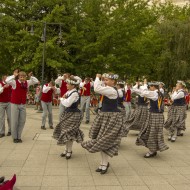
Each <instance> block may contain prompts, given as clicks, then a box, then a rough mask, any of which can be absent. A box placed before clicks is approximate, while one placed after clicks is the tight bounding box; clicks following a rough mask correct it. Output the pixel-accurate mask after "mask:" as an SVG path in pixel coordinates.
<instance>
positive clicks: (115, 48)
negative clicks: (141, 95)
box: [0, 0, 190, 86]
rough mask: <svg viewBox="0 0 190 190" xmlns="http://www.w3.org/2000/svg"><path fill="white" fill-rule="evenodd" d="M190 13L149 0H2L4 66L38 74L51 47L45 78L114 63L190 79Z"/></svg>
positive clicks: (134, 71)
mask: <svg viewBox="0 0 190 190" xmlns="http://www.w3.org/2000/svg"><path fill="white" fill-rule="evenodd" d="M189 15H190V8H189V7H188V6H185V7H183V8H180V7H177V6H174V5H172V4H171V3H167V4H160V5H152V6H150V5H149V3H148V2H147V1H144V0H130V1H126V0H30V1H29V0H18V1H15V0H0V42H1V43H0V71H1V73H9V74H10V73H11V72H12V71H13V70H14V69H15V68H18V67H19V68H20V69H23V70H25V71H26V72H29V71H33V72H34V74H35V75H36V76H37V77H38V78H39V79H40V78H41V74H42V73H41V72H42V57H43V48H45V65H44V67H45V77H46V80H49V79H51V78H56V77H57V74H61V73H63V72H71V73H73V74H77V75H80V76H82V77H85V76H87V75H88V76H91V77H94V76H95V74H96V73H104V72H108V71H111V72H115V73H118V74H119V75H120V77H121V78H123V79H129V80H130V81H132V80H135V79H136V77H142V76H146V77H147V78H148V80H162V81H163V82H165V83H166V84H167V85H168V86H170V85H174V84H175V82H176V80H177V79H183V80H188V79H189V78H188V76H189V74H190V73H189V72H190V68H189V67H190V59H189V57H188V55H189V53H190V52H189V51H190V40H189V39H190V25H189ZM45 23H46V26H47V30H46V34H47V36H46V43H45V44H44V42H43V41H41V36H42V33H43V30H44V26H45ZM53 23H54V24H53ZM32 26H33V27H34V35H31V34H30V30H31V27H32ZM60 29H61V34H62V38H61V39H59V37H58V34H59V33H60ZM58 42H60V43H58Z"/></svg>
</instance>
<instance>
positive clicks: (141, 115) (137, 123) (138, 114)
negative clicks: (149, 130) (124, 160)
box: [123, 105, 148, 136]
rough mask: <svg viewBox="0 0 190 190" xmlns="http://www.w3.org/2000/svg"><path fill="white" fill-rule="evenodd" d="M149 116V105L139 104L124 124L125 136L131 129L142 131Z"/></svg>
mask: <svg viewBox="0 0 190 190" xmlns="http://www.w3.org/2000/svg"><path fill="white" fill-rule="evenodd" d="M147 116H148V107H147V106H140V105H139V106H137V107H136V109H135V110H134V111H133V113H132V114H131V116H130V117H129V119H127V120H126V121H125V124H124V134H123V135H124V136H127V134H128V132H129V130H136V131H140V130H141V128H142V126H143V125H144V123H145V122H146V119H147Z"/></svg>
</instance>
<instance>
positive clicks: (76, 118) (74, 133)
mask: <svg viewBox="0 0 190 190" xmlns="http://www.w3.org/2000/svg"><path fill="white" fill-rule="evenodd" d="M81 121H82V113H81V112H63V114H62V116H61V121H60V123H58V124H57V126H56V127H55V130H54V133H53V138H54V139H56V140H57V144H58V145H65V143H66V142H67V141H70V140H72V141H76V142H77V143H81V142H82V141H83V139H84V133H83V132H82V131H81V130H80V129H79V127H80V124H81Z"/></svg>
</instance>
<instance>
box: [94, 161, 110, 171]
mask: <svg viewBox="0 0 190 190" xmlns="http://www.w3.org/2000/svg"><path fill="white" fill-rule="evenodd" d="M100 166H103V165H100ZM109 166H110V164H109V162H108V165H107V167H109ZM95 171H96V172H101V171H102V169H101V168H97V169H96V170H95Z"/></svg>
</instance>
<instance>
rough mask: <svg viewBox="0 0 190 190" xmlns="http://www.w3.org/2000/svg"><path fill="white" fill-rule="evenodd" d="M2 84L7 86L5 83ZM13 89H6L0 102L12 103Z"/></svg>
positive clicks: (1, 95)
mask: <svg viewBox="0 0 190 190" xmlns="http://www.w3.org/2000/svg"><path fill="white" fill-rule="evenodd" d="M0 84H1V85H2V87H3V86H5V84H4V83H3V82H0ZM11 89H12V87H11V86H10V85H9V87H8V88H4V89H3V92H2V93H1V94H0V102H4V103H7V102H10V101H11Z"/></svg>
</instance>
